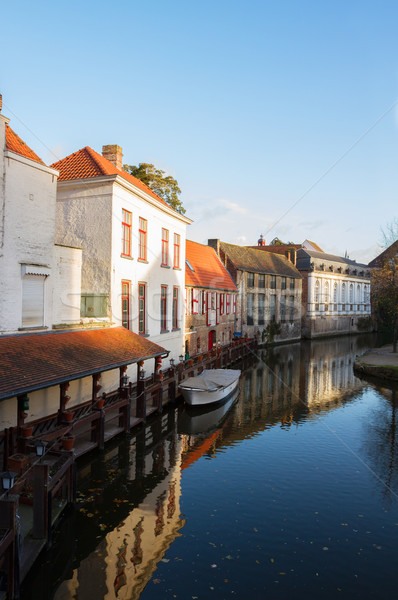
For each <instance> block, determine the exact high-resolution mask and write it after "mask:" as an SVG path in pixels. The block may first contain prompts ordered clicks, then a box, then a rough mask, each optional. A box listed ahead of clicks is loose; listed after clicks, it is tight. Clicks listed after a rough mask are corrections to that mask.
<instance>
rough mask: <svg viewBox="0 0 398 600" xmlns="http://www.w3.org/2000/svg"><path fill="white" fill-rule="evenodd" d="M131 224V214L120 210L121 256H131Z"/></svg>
mask: <svg viewBox="0 0 398 600" xmlns="http://www.w3.org/2000/svg"><path fill="white" fill-rule="evenodd" d="M131 223H132V214H131V212H130V211H128V210H125V209H124V208H123V209H122V256H131Z"/></svg>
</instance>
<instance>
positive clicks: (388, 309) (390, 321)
mask: <svg viewBox="0 0 398 600" xmlns="http://www.w3.org/2000/svg"><path fill="white" fill-rule="evenodd" d="M371 289H372V300H373V307H374V311H375V314H376V317H377V320H378V322H379V323H381V324H384V325H385V326H386V327H388V328H389V329H390V331H392V334H393V351H394V352H396V351H397V339H398V257H396V256H395V257H393V258H390V259H389V260H387V261H386V262H385V263H384V265H383V266H382V267H381V268H379V269H374V270H373V271H372V288H371Z"/></svg>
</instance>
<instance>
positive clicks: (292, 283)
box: [290, 277, 294, 290]
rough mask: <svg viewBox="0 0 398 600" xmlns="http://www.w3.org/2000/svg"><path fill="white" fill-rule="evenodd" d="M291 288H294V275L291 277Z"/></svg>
mask: <svg viewBox="0 0 398 600" xmlns="http://www.w3.org/2000/svg"><path fill="white" fill-rule="evenodd" d="M290 289H291V290H294V277H291V278H290Z"/></svg>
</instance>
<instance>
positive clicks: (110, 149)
mask: <svg viewBox="0 0 398 600" xmlns="http://www.w3.org/2000/svg"><path fill="white" fill-rule="evenodd" d="M102 156H103V157H104V158H107V159H108V160H110V161H111V163H112V164H114V165H115V167H116V168H117V169H120V170H122V168H123V151H122V149H121V147H120V146H117V145H116V144H111V145H110V146H102Z"/></svg>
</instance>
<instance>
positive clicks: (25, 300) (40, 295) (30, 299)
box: [22, 275, 46, 327]
mask: <svg viewBox="0 0 398 600" xmlns="http://www.w3.org/2000/svg"><path fill="white" fill-rule="evenodd" d="M45 279H46V277H45V275H24V277H23V278H22V327H42V326H43V325H44V282H45Z"/></svg>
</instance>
